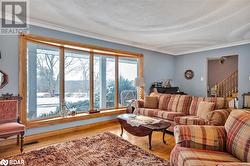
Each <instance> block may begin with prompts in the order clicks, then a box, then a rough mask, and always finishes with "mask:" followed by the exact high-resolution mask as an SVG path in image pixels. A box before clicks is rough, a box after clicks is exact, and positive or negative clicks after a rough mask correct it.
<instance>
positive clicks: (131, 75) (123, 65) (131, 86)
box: [119, 58, 138, 107]
mask: <svg viewBox="0 0 250 166" xmlns="http://www.w3.org/2000/svg"><path fill="white" fill-rule="evenodd" d="M137 76H138V62H137V59H135V58H119V106H120V107H121V106H128V105H129V104H130V103H131V101H132V100H133V99H136V98H137V92H136V87H135V79H136V77H137Z"/></svg>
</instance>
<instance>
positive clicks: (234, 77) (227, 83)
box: [212, 70, 238, 97]
mask: <svg viewBox="0 0 250 166" xmlns="http://www.w3.org/2000/svg"><path fill="white" fill-rule="evenodd" d="M212 88H214V89H215V92H216V94H215V95H216V97H231V96H232V95H233V93H238V70H236V71H234V72H232V73H231V74H230V75H229V76H227V77H226V78H225V79H223V80H222V81H220V82H219V83H217V84H215V85H214V86H213V87H212Z"/></svg>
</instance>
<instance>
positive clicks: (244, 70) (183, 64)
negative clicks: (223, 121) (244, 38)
mask: <svg viewBox="0 0 250 166" xmlns="http://www.w3.org/2000/svg"><path fill="white" fill-rule="evenodd" d="M227 55H239V57H238V58H239V59H238V70H239V73H238V74H239V81H238V83H239V97H240V105H242V98H241V95H242V93H245V92H249V91H250V81H249V76H250V44H246V45H240V46H234V47H228V48H221V49H215V50H210V51H203V52H198V53H192V54H185V55H181V56H177V57H176V58H175V64H176V65H175V74H174V75H175V77H174V80H175V82H176V83H177V84H178V85H179V86H180V87H181V90H183V91H184V92H186V93H188V94H190V95H195V96H206V89H207V87H206V86H207V80H206V78H207V59H208V58H215V57H221V56H227ZM187 69H191V70H193V71H194V78H193V79H191V80H186V79H185V78H184V72H185V70H187ZM214 74H216V73H214ZM201 77H203V78H204V80H203V81H201Z"/></svg>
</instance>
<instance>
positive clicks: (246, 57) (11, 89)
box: [0, 26, 250, 134]
mask: <svg viewBox="0 0 250 166" xmlns="http://www.w3.org/2000/svg"><path fill="white" fill-rule="evenodd" d="M30 33H32V34H37V35H42V36H48V37H52V38H57V39H62V40H68V41H75V42H81V43H87V44H93V45H98V46H103V47H108V48H113V49H120V50H126V51H131V52H138V53H142V54H144V79H145V83H146V87H145V89H146V90H148V89H149V87H150V85H151V83H152V82H153V81H155V80H162V79H169V78H171V79H173V81H174V84H175V85H178V86H180V88H181V90H182V91H184V92H186V93H188V94H190V95H196V96H205V95H206V85H207V80H206V76H207V58H212V57H221V56H226V55H239V62H238V63H239V64H238V66H239V92H240V94H242V93H245V92H248V91H250V81H249V80H248V77H249V76H250V66H249V64H250V63H249V62H250V44H248V45H241V46H235V47H230V48H223V49H216V50H210V51H204V52H198V53H192V54H186V55H181V56H176V57H175V56H172V55H167V54H163V53H158V52H154V51H150V50H146V49H140V48H136V47H131V46H126V45H122V44H117V43H112V42H107V41H103V40H98V39H93V38H88V37H83V36H78V35H74V34H70V33H65V32H60V31H56V30H52V29H46V28H41V27H37V26H30ZM0 51H1V53H2V59H0V70H2V71H4V72H6V73H7V74H8V76H9V84H8V85H7V86H6V87H4V88H3V89H0V95H1V94H2V93H14V94H18V84H19V81H18V36H14V35H13V36H3V35H0ZM187 69H192V70H193V71H194V74H195V76H194V78H193V79H192V80H186V79H185V78H184V72H185V70H187ZM215 74H216V73H215ZM201 77H203V78H204V80H203V81H201ZM114 118H115V116H111V117H105V118H99V119H98V118H96V119H91V120H87V121H82V122H72V123H68V124H60V125H53V126H51V127H43V128H35V129H30V130H28V131H27V132H28V134H32V133H40V132H45V131H51V130H55V129H62V128H67V127H73V126H77V125H83V124H89V123H95V122H98V121H103V120H109V119H114Z"/></svg>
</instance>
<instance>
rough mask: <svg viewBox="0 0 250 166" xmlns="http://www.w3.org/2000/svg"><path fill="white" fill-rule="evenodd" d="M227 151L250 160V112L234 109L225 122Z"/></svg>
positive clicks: (244, 159)
mask: <svg viewBox="0 0 250 166" xmlns="http://www.w3.org/2000/svg"><path fill="white" fill-rule="evenodd" d="M225 129H226V131H227V137H228V138H227V151H228V152H229V153H231V154H232V155H234V156H235V157H237V158H238V159H240V160H241V161H244V162H250V132H249V131H250V112H249V111H246V110H239V109H238V110H233V111H232V112H231V113H230V115H229V117H228V119H227V121H226V124H225Z"/></svg>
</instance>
